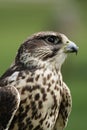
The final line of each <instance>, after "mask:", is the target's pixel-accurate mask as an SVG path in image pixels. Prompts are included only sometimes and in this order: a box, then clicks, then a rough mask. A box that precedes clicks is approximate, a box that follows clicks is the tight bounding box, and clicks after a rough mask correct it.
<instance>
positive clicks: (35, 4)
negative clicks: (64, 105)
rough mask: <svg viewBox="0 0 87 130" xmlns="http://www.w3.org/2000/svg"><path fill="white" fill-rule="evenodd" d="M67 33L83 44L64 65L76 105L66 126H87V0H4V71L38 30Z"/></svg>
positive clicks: (0, 42) (71, 129)
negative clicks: (20, 47)
mask: <svg viewBox="0 0 87 130" xmlns="http://www.w3.org/2000/svg"><path fill="white" fill-rule="evenodd" d="M45 30H53V31H58V32H62V33H64V34H66V36H68V37H69V39H70V40H72V41H74V42H75V43H76V44H77V45H78V46H79V53H78V55H77V56H76V55H74V54H70V55H69V57H68V59H67V60H66V62H65V63H64V65H63V68H62V73H63V78H64V81H65V82H66V83H67V84H68V86H69V87H70V90H71V93H72V98H73V108H72V113H71V116H70V118H69V123H68V126H67V128H66V130H86V129H87V1H86V0H85V1H82V0H0V75H2V74H3V72H4V71H5V70H6V69H7V68H8V67H9V66H10V64H11V63H12V61H13V59H14V57H15V54H16V51H17V49H18V47H19V46H20V44H21V43H22V42H23V41H24V40H25V39H26V38H27V37H28V36H29V35H31V34H33V33H35V32H38V31H45Z"/></svg>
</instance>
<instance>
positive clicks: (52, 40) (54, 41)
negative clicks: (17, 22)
mask: <svg viewBox="0 0 87 130" xmlns="http://www.w3.org/2000/svg"><path fill="white" fill-rule="evenodd" d="M47 41H48V42H50V43H54V44H58V43H59V42H60V40H59V38H58V37H56V36H49V37H47Z"/></svg>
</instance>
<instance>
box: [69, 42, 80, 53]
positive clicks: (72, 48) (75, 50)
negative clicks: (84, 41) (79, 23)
mask: <svg viewBox="0 0 87 130" xmlns="http://www.w3.org/2000/svg"><path fill="white" fill-rule="evenodd" d="M78 49H79V47H78V46H77V45H76V44H75V43H73V42H70V43H69V45H68V46H67V52H70V53H76V55H77V53H78Z"/></svg>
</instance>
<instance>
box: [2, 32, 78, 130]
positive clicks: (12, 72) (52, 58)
mask: <svg viewBox="0 0 87 130" xmlns="http://www.w3.org/2000/svg"><path fill="white" fill-rule="evenodd" d="M77 50H78V47H77V46H76V45H75V44H74V43H73V42H71V41H70V40H69V39H68V38H67V37H66V36H65V35H64V34H61V33H57V32H40V33H36V34H34V35H32V36H31V37H29V38H28V39H27V40H26V41H25V42H24V43H23V44H22V45H21V46H20V48H19V50H18V53H17V55H16V58H15V61H14V64H12V65H11V67H10V68H9V69H8V70H7V71H6V72H5V73H4V74H3V75H2V77H1V78H0V130H63V128H64V127H65V126H66V124H67V121H68V117H69V114H70V112H71V107H72V99H71V94H70V90H69V88H68V87H67V85H66V84H65V83H64V82H63V79H62V74H61V65H62V64H63V62H64V60H65V58H66V57H67V54H68V53H70V52H77Z"/></svg>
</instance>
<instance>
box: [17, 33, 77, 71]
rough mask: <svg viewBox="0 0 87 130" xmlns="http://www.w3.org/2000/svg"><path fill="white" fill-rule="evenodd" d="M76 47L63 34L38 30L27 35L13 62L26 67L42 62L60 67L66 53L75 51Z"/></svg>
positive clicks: (41, 64)
mask: <svg viewBox="0 0 87 130" xmlns="http://www.w3.org/2000/svg"><path fill="white" fill-rule="evenodd" d="M77 51H78V47H77V46H76V44H75V43H74V42H72V41H70V40H69V39H68V38H67V37H66V36H65V35H64V34H61V33H58V32H39V33H36V34H34V35H32V36H31V37H29V38H28V39H27V40H26V41H25V42H24V43H23V44H22V45H21V46H20V48H19V50H18V53H17V56H16V59H15V63H16V64H23V65H24V66H26V67H30V68H34V67H36V66H38V67H42V66H43V65H44V64H46V65H53V66H56V68H59V67H61V65H62V63H63V62H64V60H65V58H66V57H67V54H68V53H74V52H75V53H77Z"/></svg>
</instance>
